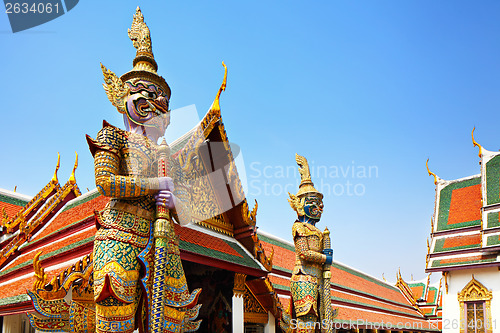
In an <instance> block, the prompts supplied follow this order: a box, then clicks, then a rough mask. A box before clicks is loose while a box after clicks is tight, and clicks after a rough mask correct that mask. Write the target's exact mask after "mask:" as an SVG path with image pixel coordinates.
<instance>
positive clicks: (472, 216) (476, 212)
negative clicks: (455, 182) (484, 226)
mask: <svg viewBox="0 0 500 333" xmlns="http://www.w3.org/2000/svg"><path fill="white" fill-rule="evenodd" d="M481 207H482V202H481V184H477V185H473V186H468V187H463V188H457V189H454V190H453V192H452V194H451V202H450V211H449V217H448V224H455V223H462V222H468V221H475V220H480V219H481Z"/></svg>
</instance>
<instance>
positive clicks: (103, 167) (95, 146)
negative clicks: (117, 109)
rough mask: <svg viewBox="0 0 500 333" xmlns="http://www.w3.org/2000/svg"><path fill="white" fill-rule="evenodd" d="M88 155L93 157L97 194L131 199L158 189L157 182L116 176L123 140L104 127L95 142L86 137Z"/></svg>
mask: <svg viewBox="0 0 500 333" xmlns="http://www.w3.org/2000/svg"><path fill="white" fill-rule="evenodd" d="M87 143H88V144H89V148H90V152H91V153H92V155H93V156H94V172H95V183H96V187H97V189H98V191H99V192H100V193H101V194H102V195H104V196H107V197H115V198H132V197H138V196H143V195H146V194H155V193H157V192H158V190H159V189H160V182H159V178H146V177H138V176H123V175H120V174H119V168H120V162H121V158H122V157H121V154H120V148H121V146H122V145H123V138H122V136H121V134H120V132H119V131H118V130H117V129H116V128H114V127H112V126H105V127H104V128H103V129H101V130H100V131H99V133H98V134H97V138H96V139H92V138H91V137H89V136H88V135H87Z"/></svg>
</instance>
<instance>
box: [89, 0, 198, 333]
mask: <svg viewBox="0 0 500 333" xmlns="http://www.w3.org/2000/svg"><path fill="white" fill-rule="evenodd" d="M128 35H129V37H130V39H131V40H132V42H133V45H134V47H135V48H136V49H137V54H136V57H135V59H134V61H133V66H134V68H133V69H132V70H131V71H130V72H128V73H125V74H124V75H122V76H121V77H120V78H118V77H117V76H116V75H115V74H114V73H113V72H111V71H110V70H108V69H106V68H105V67H104V66H102V65H101V67H102V71H103V74H104V80H105V83H104V84H103V86H104V89H105V90H106V94H107V96H108V98H109V100H110V101H111V103H112V104H113V105H114V106H115V107H116V108H117V109H118V111H119V112H120V113H122V114H123V119H124V122H125V130H122V129H120V128H117V127H114V126H112V125H110V124H108V123H107V122H104V125H103V129H102V130H100V131H99V133H98V134H97V137H96V139H92V138H91V137H89V136H87V141H88V144H89V147H90V151H91V153H92V155H93V156H94V159H95V162H94V163H95V181H96V186H97V188H98V190H99V192H100V193H101V194H102V195H104V196H108V197H111V200H110V202H109V204H108V205H107V206H106V208H105V209H104V211H103V212H102V213H101V214H98V216H97V223H98V225H97V228H98V231H97V233H96V236H95V242H94V273H93V274H94V299H95V302H96V331H97V332H133V331H134V330H135V329H137V328H139V331H140V332H187V331H195V330H197V329H198V327H199V324H200V323H199V322H193V321H192V319H195V317H196V316H197V313H198V310H199V305H198V306H195V305H196V302H197V298H198V295H199V292H200V290H199V289H197V290H195V291H194V292H193V293H189V291H188V288H187V284H186V278H185V275H184V270H183V268H182V264H181V260H180V256H179V248H178V240H177V238H176V237H175V233H174V227H173V220H176V221H177V222H178V223H180V224H181V225H183V224H186V223H189V221H190V213H189V210H188V208H187V207H189V205H188V200H189V199H188V195H187V191H186V186H185V184H184V182H183V178H182V170H181V166H180V165H179V163H178V162H177V160H175V159H173V158H172V157H171V156H170V153H169V149H168V146H167V145H166V143H162V145H160V146H158V145H157V141H158V139H159V138H160V137H161V136H163V135H164V133H165V130H166V128H167V126H168V124H169V119H170V115H169V112H170V111H169V109H168V105H169V99H170V88H169V86H168V84H167V82H166V81H165V79H164V78H163V77H161V76H159V75H158V74H157V72H156V71H157V69H158V66H157V64H156V61H155V59H154V56H153V52H152V47H151V37H150V33H149V28H148V27H147V25H146V24H145V22H144V17H143V15H142V13H141V11H140V9H139V8H137V11H136V13H135V15H134V19H133V23H132V27H131V29H129V30H128Z"/></svg>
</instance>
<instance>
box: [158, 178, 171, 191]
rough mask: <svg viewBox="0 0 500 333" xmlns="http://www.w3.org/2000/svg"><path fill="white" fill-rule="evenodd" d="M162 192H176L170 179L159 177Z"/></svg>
mask: <svg viewBox="0 0 500 333" xmlns="http://www.w3.org/2000/svg"><path fill="white" fill-rule="evenodd" d="M158 180H159V186H160V191H162V190H167V191H170V192H173V191H174V181H173V180H172V178H170V177H159V178H158Z"/></svg>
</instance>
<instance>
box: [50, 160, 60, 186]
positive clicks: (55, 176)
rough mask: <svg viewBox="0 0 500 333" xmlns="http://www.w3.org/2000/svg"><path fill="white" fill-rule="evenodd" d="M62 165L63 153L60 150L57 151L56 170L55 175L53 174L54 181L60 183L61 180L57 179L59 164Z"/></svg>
mask: <svg viewBox="0 0 500 333" xmlns="http://www.w3.org/2000/svg"><path fill="white" fill-rule="evenodd" d="M60 165H61V155H60V154H59V152H58V153H57V165H56V171H54V176H52V183H54V184H57V183H59V180H57V171H58V170H59V166H60Z"/></svg>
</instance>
